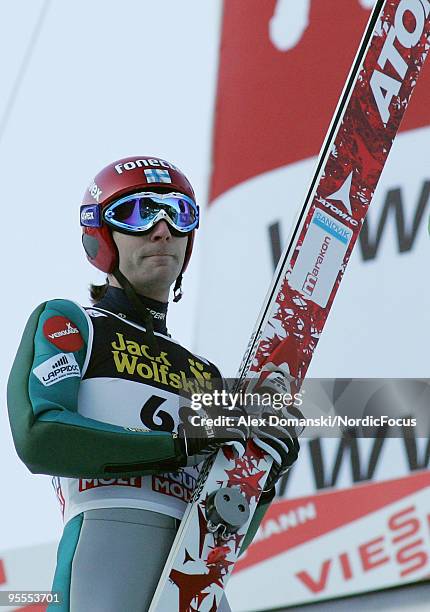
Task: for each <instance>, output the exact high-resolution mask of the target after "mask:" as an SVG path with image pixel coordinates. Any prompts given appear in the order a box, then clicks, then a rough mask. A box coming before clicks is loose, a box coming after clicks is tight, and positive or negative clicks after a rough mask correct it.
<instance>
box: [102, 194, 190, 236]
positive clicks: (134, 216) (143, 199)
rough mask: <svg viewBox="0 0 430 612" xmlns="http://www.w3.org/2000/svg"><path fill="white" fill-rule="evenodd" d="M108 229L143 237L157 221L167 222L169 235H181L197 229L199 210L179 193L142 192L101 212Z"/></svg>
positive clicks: (125, 198) (118, 201)
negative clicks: (170, 233) (169, 228)
mask: <svg viewBox="0 0 430 612" xmlns="http://www.w3.org/2000/svg"><path fill="white" fill-rule="evenodd" d="M103 219H104V220H105V221H106V223H107V224H108V225H110V226H111V227H113V228H114V229H116V230H118V231H119V232H123V233H131V234H142V233H145V232H148V231H150V230H151V229H152V228H153V227H154V225H155V224H156V223H158V221H161V220H164V221H166V222H167V223H168V224H169V225H170V227H171V229H172V233H174V234H176V235H183V234H188V233H189V232H192V231H193V230H194V229H196V228H197V227H198V225H199V207H198V206H197V204H195V202H194V201H193V200H192V199H191V198H189V197H188V196H186V195H183V194H182V193H154V192H146V191H144V192H141V193H133V194H131V195H128V196H125V197H124V198H121V199H120V200H117V201H116V202H113V203H112V204H110V205H109V206H107V207H106V208H105V210H104V211H103Z"/></svg>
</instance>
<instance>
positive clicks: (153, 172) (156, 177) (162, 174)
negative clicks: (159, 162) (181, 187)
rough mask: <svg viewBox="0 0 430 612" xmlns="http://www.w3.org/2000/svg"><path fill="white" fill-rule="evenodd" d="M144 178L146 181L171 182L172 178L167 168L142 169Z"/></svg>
mask: <svg viewBox="0 0 430 612" xmlns="http://www.w3.org/2000/svg"><path fill="white" fill-rule="evenodd" d="M144 172H145V176H146V180H147V182H148V183H171V182H172V179H171V178H170V174H169V171H168V170H160V169H158V168H151V169H148V170H144Z"/></svg>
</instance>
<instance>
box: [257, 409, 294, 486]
mask: <svg viewBox="0 0 430 612" xmlns="http://www.w3.org/2000/svg"><path fill="white" fill-rule="evenodd" d="M269 417H271V418H272V422H271V421H270V420H269ZM280 419H281V415H280V414H279V413H278V414H276V412H274V411H271V410H270V411H266V412H263V414H262V415H261V417H260V419H259V425H257V426H256V427H253V428H252V436H253V440H254V442H255V444H257V446H259V447H260V448H261V449H263V450H264V451H265V452H266V453H268V454H269V455H270V456H271V457H273V464H272V468H271V470H270V472H269V476H268V478H267V481H266V484H265V486H264V490H265V491H268V490H269V489H271V488H272V487H273V486H274V485H275V484H276V482H277V481H278V480H279V478H280V477H281V476H283V474H285V473H286V472H287V471H288V470H289V469H290V467H291V466H292V465H293V463H294V462H295V461H296V460H297V457H298V454H299V451H300V444H299V441H298V439H297V434H296V431H295V428H294V427H290V426H284V425H282V424H280V423H282V421H280Z"/></svg>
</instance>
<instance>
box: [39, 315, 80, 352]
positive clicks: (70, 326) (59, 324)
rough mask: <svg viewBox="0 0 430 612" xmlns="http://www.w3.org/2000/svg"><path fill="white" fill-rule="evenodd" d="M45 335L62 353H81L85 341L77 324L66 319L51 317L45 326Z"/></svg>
mask: <svg viewBox="0 0 430 612" xmlns="http://www.w3.org/2000/svg"><path fill="white" fill-rule="evenodd" d="M43 335H44V336H45V338H46V339H47V340H48V341H49V342H51V343H52V344H54V345H55V346H56V347H57V348H59V349H61V350H62V351H67V352H72V353H74V352H75V351H79V349H81V348H82V347H83V345H84V340H83V338H82V336H81V333H80V331H79V329H78V328H77V326H76V325H75V323H73V321H71V320H70V319H66V317H61V316H57V317H50V318H49V319H47V321H45V323H44V325H43Z"/></svg>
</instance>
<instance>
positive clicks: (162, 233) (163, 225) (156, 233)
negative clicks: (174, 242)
mask: <svg viewBox="0 0 430 612" xmlns="http://www.w3.org/2000/svg"><path fill="white" fill-rule="evenodd" d="M150 236H151V240H154V241H157V240H169V239H170V238H171V237H172V234H171V233H170V230H169V226H168V224H167V222H166V221H164V219H161V221H158V222H157V223H156V224H155V225H154V227H153V229H152V232H151V234H150Z"/></svg>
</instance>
